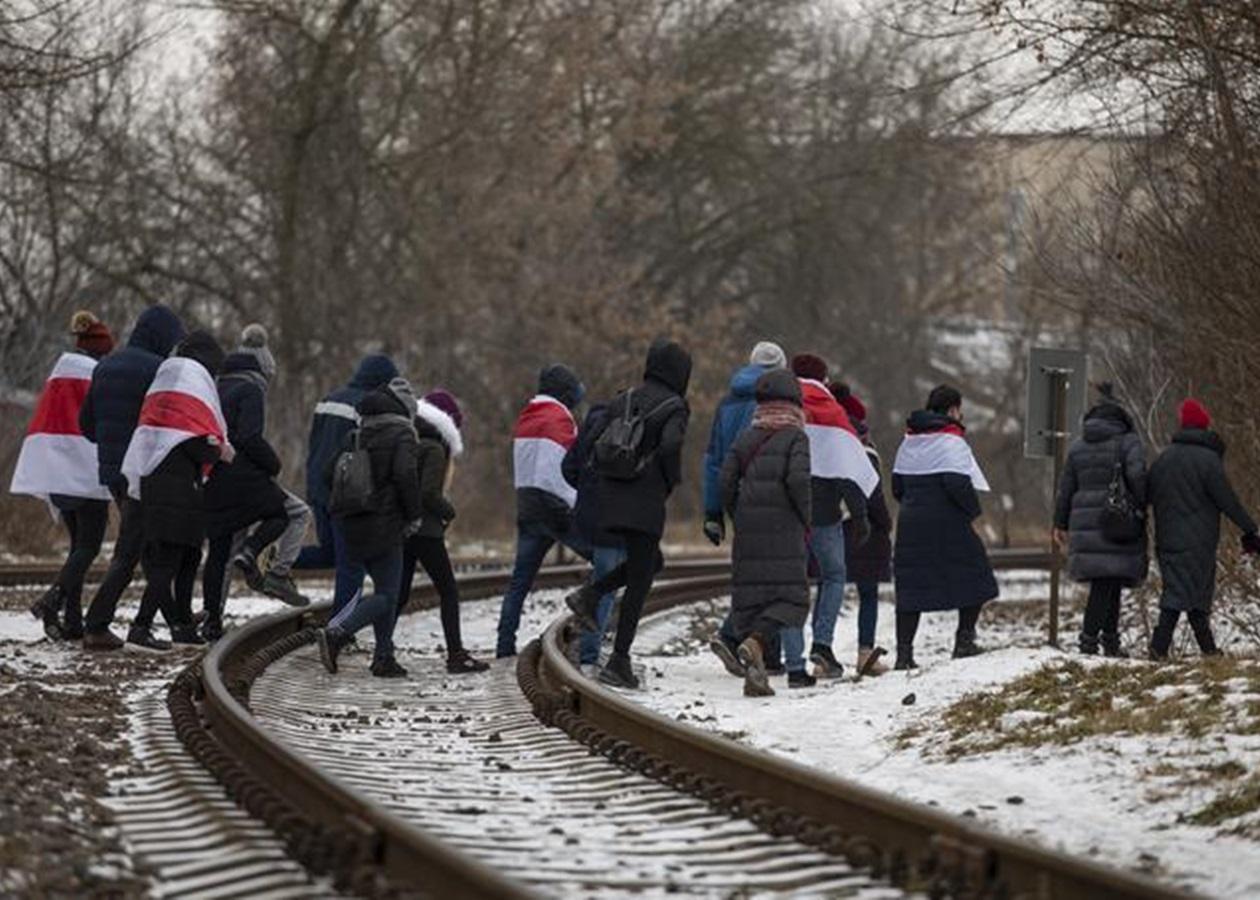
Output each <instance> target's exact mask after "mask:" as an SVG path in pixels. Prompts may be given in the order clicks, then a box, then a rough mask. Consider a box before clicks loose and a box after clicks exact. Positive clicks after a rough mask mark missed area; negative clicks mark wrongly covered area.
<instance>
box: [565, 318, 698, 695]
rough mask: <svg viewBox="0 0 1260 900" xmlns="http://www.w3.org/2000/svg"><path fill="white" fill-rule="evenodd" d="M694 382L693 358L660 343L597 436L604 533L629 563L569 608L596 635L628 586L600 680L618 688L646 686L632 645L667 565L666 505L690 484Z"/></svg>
mask: <svg viewBox="0 0 1260 900" xmlns="http://www.w3.org/2000/svg"><path fill="white" fill-rule="evenodd" d="M690 380H691V355H690V354H689V353H688V352H687V351H686V350H684V349H683V348H682V347H681V346H679V345H678V344H676V343H674V342H673V341H669V340H665V339H664V338H660V339H658V340H656V341H655V342H653V344H652V346H651V347H650V348H649V350H648V353H647V365H646V366H645V367H644V372H643V383H642V384H641V385H640V386H639V387H637V388H634V389H633V390H629V391H626V392H625V393H623V394H621V395H620V396H618V397H617V398H616V399H615V400H613V401H612V403H610V404H609V405H608V416H607V419H606V420H605V423H604V425H603V427H602V429H601V430H600V431H599V433H598V434H596V435H595V436H594V440H595V459H596V464H597V467H598V469H599V528H600V530H601V531H604V532H606V533H609V534H616V535H620V536H621V538H622V540H623V541H625V545H626V561H625V562H624V563H622V564H621V565H620V566H618V567H617V568H616V569H614V570H613V571H612V572H610V573H609V574H608V575H606V576H605V577H603V578H600V579H598V580H596V581H591V582H589V583H587V584H586V585H584V586H583V587H581V588H579V589H578V590H577V591H575V592H574V593H572V594H570V595H569V596H568V597H566V598H565V602H566V603H567V604H568V606H569V609H570V610H572V611H573V613H574V616H575V618H576V620H577V623H578V625H579V627H581V628H583V629H585V630H588V631H596V630H598V628H599V618H598V611H599V602H600V598H602V597H603V596H604V595H605V594H608V593H609V592H611V591H616V590H618V589H619V588H621V587H623V586H624V587H625V589H626V591H625V595H624V596H623V597H622V600H621V615H620V617H619V618H618V620H617V637H616V639H615V641H614V642H613V652H612V655H611V656H609V657H608V661H607V662H606V663H605V664H604V667H603V668H602V669H601V670H600V673H599V679H600V681H602V682H604V683H605V684H610V685H613V686H614V687H626V688H637V687H638V686H639V679H638V677H637V676H636V675H635V674H634V670H633V669H632V668H631V665H630V647H631V646H632V645H633V644H634V636H635V633H636V632H637V631H638V628H639V618H640V617H641V616H642V615H643V604H644V602H645V601H646V600H647V596H648V593H649V592H650V591H651V590H652V581H653V579H655V577H656V573H657V572H659V571H660V570H661V567H662V566H663V565H664V559H663V557H662V556H661V549H660V544H661V535H662V534H664V531H665V501H666V500H667V499H668V498H669V495H670V494H671V493H672V492H673V490H674V488H676V487H677V486H678V484H679V482H680V481H681V480H682V448H683V441H684V439H685V437H686V434H687V420H688V418H689V417H690V414H691V411H690V409H689V408H688V406H687V401H686V399H685V397H686V394H687V384H688V382H690Z"/></svg>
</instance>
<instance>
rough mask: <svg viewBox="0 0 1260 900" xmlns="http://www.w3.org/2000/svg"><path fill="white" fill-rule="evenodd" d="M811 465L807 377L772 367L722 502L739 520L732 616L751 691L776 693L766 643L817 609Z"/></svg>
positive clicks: (735, 452) (729, 463) (726, 478)
mask: <svg viewBox="0 0 1260 900" xmlns="http://www.w3.org/2000/svg"><path fill="white" fill-rule="evenodd" d="M809 467H810V456H809V439H808V438H807V437H806V435H805V414H804V411H803V410H802V408H801V388H800V384H799V383H798V382H797V380H796V378H794V377H793V375H792V373H791V372H788V371H786V370H781V369H780V370H774V371H771V372H767V373H766V374H765V375H762V376H761V378H760V379H758V381H757V410H756V412H755V413H754V414H753V420H752V426H751V428H749V429H748V430H746V431H745V432H744V433H743V434H741V435H740V436H739V438H738V440H736V441H735V445H734V446H733V447H732V448H731V452H730V453H728V454H727V456H726V460H725V461H724V462H723V464H722V505H723V507H724V508H725V510H726V514H727V515H728V516H730V518H731V521H732V522H734V524H735V543H734V548H733V551H732V563H733V568H732V572H733V578H732V585H731V624H732V626H733V628H734V630H735V634H736V636H737V637H738V638H739V639H740V644H739V649H738V650H737V651H736V652H737V655H738V657H739V661H740V663H741V664H742V665H743V667H744V672H745V675H744V694H745V695H746V696H749V697H768V696H771V695H773V694H774V689H773V688H771V687H770V682H769V679H768V678H767V676H766V666H765V649H766V647H767V646H768V645H769V644H770V642H771V641H772V640H773V638H774V636H775V635H777V634H778V633H779V632H780V630H782V629H784V628H795V629H800V628H801V627H802V626H803V625H804V624H805V618H806V616H808V614H809V572H808V562H807V555H808V551H807V549H806V544H805V531H806V528H807V527H808V526H809V522H810V468H809Z"/></svg>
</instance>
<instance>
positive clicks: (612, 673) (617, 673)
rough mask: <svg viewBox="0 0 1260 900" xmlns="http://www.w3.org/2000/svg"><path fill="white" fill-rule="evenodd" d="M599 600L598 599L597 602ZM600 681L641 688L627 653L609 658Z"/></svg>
mask: <svg viewBox="0 0 1260 900" xmlns="http://www.w3.org/2000/svg"><path fill="white" fill-rule="evenodd" d="M598 599H599V598H598V597H596V600H598ZM570 608H572V607H570ZM599 680H600V683H601V684H607V685H610V686H612V687H619V688H629V689H630V690H634V689H636V688H638V686H639V679H638V678H637V677H636V676H635V674H634V668H633V667H632V666H631V665H630V656H629V654H626V653H614V654H613V655H612V656H610V657H608V662H606V663H604V667H603V668H602V669H600V670H599Z"/></svg>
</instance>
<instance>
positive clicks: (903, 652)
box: [893, 644, 919, 672]
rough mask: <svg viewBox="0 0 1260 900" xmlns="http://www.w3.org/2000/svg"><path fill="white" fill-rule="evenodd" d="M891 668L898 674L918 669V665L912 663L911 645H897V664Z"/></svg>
mask: <svg viewBox="0 0 1260 900" xmlns="http://www.w3.org/2000/svg"><path fill="white" fill-rule="evenodd" d="M893 668H894V669H896V670H897V671H898V672H906V671H909V670H910V669H917V668H919V664H918V663H916V662H915V661H914V646H913V645H911V644H898V645H897V662H896V663H895V664H894V665H893Z"/></svg>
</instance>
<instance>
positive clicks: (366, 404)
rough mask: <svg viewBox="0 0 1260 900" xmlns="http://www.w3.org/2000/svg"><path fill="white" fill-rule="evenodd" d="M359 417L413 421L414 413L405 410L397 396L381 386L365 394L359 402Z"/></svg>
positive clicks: (412, 410)
mask: <svg viewBox="0 0 1260 900" xmlns="http://www.w3.org/2000/svg"><path fill="white" fill-rule="evenodd" d="M358 409H359V415H361V416H387V415H388V416H405V417H406V418H407V419H414V418H415V415H416V411H415V410H414V409H407V407H406V406H405V405H404V404H403V402H402V401H401V400H399V399H398V396H397V395H396V394H395V393H394V392H393V391H391V390H390V389H389V387H388V386H381V387H378V388H376V390H374V391H371V392H370V393H368V394H365V395H364V397H363V399H362V400H360V401H359V406H358Z"/></svg>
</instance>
